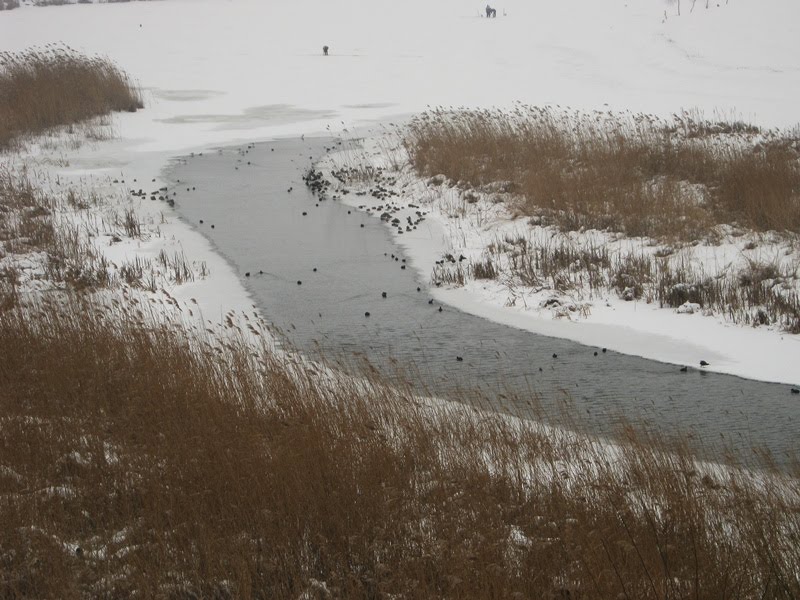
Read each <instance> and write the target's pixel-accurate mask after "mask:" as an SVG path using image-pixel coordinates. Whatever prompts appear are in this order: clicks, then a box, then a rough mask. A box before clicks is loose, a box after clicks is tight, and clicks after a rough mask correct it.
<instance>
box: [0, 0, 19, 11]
mask: <svg viewBox="0 0 800 600" xmlns="http://www.w3.org/2000/svg"><path fill="white" fill-rule="evenodd" d="M14 8H19V1H18V0H0V10H12V9H14Z"/></svg>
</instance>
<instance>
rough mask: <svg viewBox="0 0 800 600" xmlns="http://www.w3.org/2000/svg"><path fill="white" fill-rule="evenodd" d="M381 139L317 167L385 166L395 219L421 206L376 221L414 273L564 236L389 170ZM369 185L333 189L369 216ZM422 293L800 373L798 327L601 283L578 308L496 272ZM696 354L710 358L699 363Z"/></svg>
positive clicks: (478, 312)
mask: <svg viewBox="0 0 800 600" xmlns="http://www.w3.org/2000/svg"><path fill="white" fill-rule="evenodd" d="M390 144H391V142H390V141H387V140H386V139H385V138H381V137H378V138H371V139H365V140H364V151H363V153H361V154H360V155H359V156H354V154H353V153H352V152H343V153H338V154H332V155H329V156H327V157H326V158H325V159H324V160H323V161H321V163H320V169H321V171H322V172H324V173H326V175H328V176H329V177H331V179H332V180H333V179H334V178H333V177H332V176H331V175H330V174H331V173H332V172H335V171H337V170H339V169H342V168H343V167H344V168H352V167H353V165H354V164H357V165H359V166H358V168H359V169H363V168H365V167H366V168H369V169H378V168H381V169H385V171H384V172H385V173H386V174H387V176H390V177H391V178H392V179H396V180H397V183H396V184H395V185H394V186H393V189H395V190H398V191H399V196H400V198H401V200H400V201H398V202H397V205H396V206H398V207H400V206H402V208H400V209H399V210H396V211H394V210H392V212H391V214H392V217H394V218H395V219H396V220H397V221H399V223H400V224H401V225H402V226H406V223H409V224H410V223H413V222H416V219H418V218H419V214H420V213H419V210H418V209H419V208H422V209H424V211H425V212H424V213H422V214H424V215H425V220H424V222H422V223H420V224H419V226H418V227H417V226H415V227H414V228H413V229H411V228H410V227H408V226H406V229H405V231H402V227H400V229H399V230H398V229H396V228H397V225H395V226H390V225H389V219H386V220H385V222H386V225H387V226H389V227H390V230H391V231H392V236H393V239H394V241H395V243H396V244H398V246H400V247H401V248H403V250H404V251H405V253H406V256H407V257H408V258H409V259H410V261H409V262H410V264H411V266H412V268H415V269H416V270H417V272H418V273H419V275H420V277H421V278H423V279H428V280H429V279H430V278H431V272H432V270H433V269H434V267H435V265H438V264H439V263H440V262H442V258H443V257H444V256H448V255H449V256H461V257H463V258H464V259H467V260H470V259H472V260H479V259H480V258H481V256H482V254H483V253H484V251H485V248H486V246H487V245H489V244H490V243H492V242H496V241H497V240H499V239H502V238H503V236H504V235H506V234H511V233H513V234H515V235H517V234H518V233H519V232H523V235H539V236H541V235H545V236H555V235H558V236H562V237H563V236H569V235H571V234H560V233H556V232H554V231H552V230H549V229H545V228H541V227H531V226H530V225H528V224H527V219H525V218H519V217H516V218H515V217H514V215H512V214H510V213H509V212H508V211H507V210H505V208H504V207H503V205H499V206H497V205H493V204H492V203H491V202H485V201H484V200H479V201H477V202H475V203H474V204H473V203H466V202H464V201H463V199H460V197H461V196H463V191H459V190H456V189H448V188H447V186H439V185H435V186H431V185H430V184H429V183H426V182H425V181H422V180H421V179H419V178H418V177H417V176H416V175H414V174H413V173H412V172H411V169H410V168H409V167H408V165H405V166H404V167H403V168H402V169H401V171H400V172H398V171H395V170H393V166H392V165H391V164H390V163H392V162H396V161H397V152H395V153H394V154H393V155H392V156H391V158H388V157H387V153H386V152H384V149H385V148H387V147H388V146H389V145H390ZM369 187H370V186H367V185H361V186H359V185H356V186H354V187H352V189H351V190H350V191H357V190H360V193H357V194H352V193H348V194H342V195H341V200H342V201H343V202H344V203H346V204H348V205H349V206H352V207H354V208H357V209H360V210H364V211H368V212H369V214H371V215H373V216H375V217H377V216H378V215H379V214H381V212H382V211H383V210H384V207H386V209H387V210H388V206H389V202H391V201H387V200H385V199H384V198H382V197H379V198H375V197H373V196H372V195H371V194H370V193H368V192H367V193H365V191H366V190H367V189H368V188H369ZM440 188H442V189H440ZM334 193H335V192H334ZM395 193H398V192H395ZM454 207H456V208H454ZM455 213H458V214H455ZM384 214H386V213H384ZM531 231H533V232H534V233H533V234H531V233H530V232H531ZM598 235H599V234H598ZM623 242H624V243H628V242H631V240H623ZM634 242H635V241H634ZM601 243H609V242H608V241H607V240H603V241H602V242H601ZM642 244H643V245H644V244H645V242H642ZM431 294H432V295H433V297H434V298H436V300H438V301H440V302H443V303H446V304H449V305H451V306H454V307H456V308H458V309H459V310H462V311H464V312H467V313H470V314H473V315H475V316H479V317H482V318H485V319H489V320H492V321H495V322H498V323H501V324H504V325H508V326H511V327H515V328H518V329H523V330H526V331H530V332H532V333H536V334H540V335H545V336H550V337H555V338H564V339H568V340H571V341H575V342H578V343H581V344H585V345H587V346H594V347H597V348H607V349H610V350H615V351H617V352H621V353H624V354H630V355H634V356H639V357H642V358H646V359H650V360H655V361H659V362H663V363H671V364H675V365H679V366H688V367H689V368H690V369H694V368H697V369H700V368H703V369H704V370H709V371H715V372H719V373H725V374H729V375H735V376H739V377H743V378H747V379H754V380H758V381H765V382H773V383H781V384H787V385H790V386H797V385H798V380H799V379H800V373H798V365H800V335H795V334H790V333H785V332H782V331H780V330H776V329H771V328H755V327H751V326H744V325H736V324H732V323H727V322H725V321H724V320H723V319H722V318H721V317H719V316H716V317H715V316H707V315H703V314H700V312H699V311H698V312H697V313H689V312H684V311H683V310H681V309H675V308H659V307H658V306H657V305H655V304H652V303H647V302H644V301H637V300H634V301H625V300H623V299H621V298H620V297H619V296H618V295H617V294H615V293H614V292H613V291H610V290H605V291H601V292H598V293H597V296H596V297H595V298H592V299H590V301H588V302H584V303H582V304H581V308H582V309H583V310H582V311H577V310H575V309H574V308H573V307H572V306H570V310H563V309H562V306H561V303H562V302H564V303H569V301H570V299H569V298H568V297H567V298H565V297H564V295H558V294H555V295H554V292H553V291H552V290H549V289H545V290H535V289H531V288H525V287H524V286H512V285H511V284H509V283H508V282H503V281H500V280H499V278H498V280H476V279H471V278H468V279H467V280H466V283H465V285H463V286H454V285H446V284H445V285H442V286H441V287H437V286H431ZM554 299H556V300H558V302H556V303H555V309H554V308H553V307H551V306H547V305H548V304H549V302H548V301H553V300H554ZM700 361H705V362H708V363H710V364H709V365H708V366H707V367H701V366H700Z"/></svg>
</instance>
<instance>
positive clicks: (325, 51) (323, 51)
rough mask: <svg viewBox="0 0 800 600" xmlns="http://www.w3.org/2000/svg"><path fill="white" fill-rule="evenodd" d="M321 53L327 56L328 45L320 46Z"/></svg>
mask: <svg viewBox="0 0 800 600" xmlns="http://www.w3.org/2000/svg"><path fill="white" fill-rule="evenodd" d="M322 54H323V55H325V56H328V47H327V46H323V47H322Z"/></svg>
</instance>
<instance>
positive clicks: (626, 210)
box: [405, 105, 800, 241]
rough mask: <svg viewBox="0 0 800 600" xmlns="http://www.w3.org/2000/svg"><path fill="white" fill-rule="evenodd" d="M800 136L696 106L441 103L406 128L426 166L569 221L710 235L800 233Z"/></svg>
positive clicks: (676, 235) (659, 234)
mask: <svg viewBox="0 0 800 600" xmlns="http://www.w3.org/2000/svg"><path fill="white" fill-rule="evenodd" d="M798 140H800V137H799V136H798V133H797V131H795V132H783V131H761V130H759V129H758V128H756V127H754V126H751V125H748V124H745V123H742V122H739V121H708V120H705V119H703V118H702V117H700V116H698V115H694V114H690V113H682V114H680V115H675V116H674V117H673V119H672V120H662V119H659V118H656V117H654V116H651V115H627V114H614V113H609V112H594V113H580V112H568V111H566V110H561V109H554V108H540V107H529V106H523V105H519V106H517V107H516V108H515V109H514V110H512V111H502V110H488V109H487V110H452V111H451V110H445V109H436V110H432V111H429V112H426V113H423V114H422V115H420V116H419V117H417V118H415V119H414V120H413V121H412V122H411V123H410V125H409V126H408V127H407V128H406V130H405V144H406V147H407V149H408V151H409V154H410V157H411V161H412V164H413V165H414V166H415V167H416V169H417V170H418V171H419V172H420V173H421V174H423V175H427V176H433V175H438V174H443V175H445V176H446V177H447V178H449V179H450V180H452V181H461V182H463V184H465V185H471V186H481V185H485V184H490V183H494V182H498V181H506V182H510V183H509V187H510V188H511V189H513V190H514V191H515V192H516V193H518V194H519V195H520V197H521V202H520V203H519V209H520V210H521V211H523V212H524V213H526V214H529V215H535V216H539V217H543V218H544V221H545V222H551V223H554V224H556V225H558V226H559V227H561V228H563V229H565V230H579V229H582V228H587V229H588V228H594V229H601V230H612V231H619V232H623V233H625V234H627V235H631V236H646V237H652V238H662V239H663V238H668V239H675V240H682V241H691V240H695V239H704V238H705V237H707V236H708V235H709V234H710V230H711V228H712V227H713V226H714V225H717V224H720V223H726V224H727V223H732V222H736V223H738V224H739V225H741V226H744V227H749V228H753V229H755V230H758V231H764V230H778V231H789V232H793V233H798V232H800V161H798V157H799V156H800V141H798Z"/></svg>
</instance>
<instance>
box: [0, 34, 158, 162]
mask: <svg viewBox="0 0 800 600" xmlns="http://www.w3.org/2000/svg"><path fill="white" fill-rule="evenodd" d="M143 106H144V104H143V101H142V97H141V94H140V92H139V90H138V88H137V87H136V85H135V84H134V83H133V82H132V81H131V79H130V77H129V76H128V75H127V74H125V73H124V72H123V71H122V70H120V69H119V67H117V66H116V65H115V64H114V63H113V62H111V61H110V60H109V59H108V58H104V57H99V56H94V57H90V56H84V55H82V54H79V53H78V52H76V51H74V50H72V49H71V48H69V47H67V46H63V45H48V46H46V47H44V48H42V49H31V50H26V51H24V52H20V53H13V52H3V53H0V150H7V149H9V148H10V147H11V146H12V144H13V143H14V141H15V140H18V139H19V138H20V137H22V136H25V135H29V134H38V133H42V132H45V131H47V130H49V129H51V128H53V127H57V126H62V125H72V124H75V123H79V122H81V121H85V120H87V119H91V118H93V117H98V116H101V115H106V114H108V113H110V112H112V111H128V112H135V111H136V110H138V109H140V108H142V107H143Z"/></svg>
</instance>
